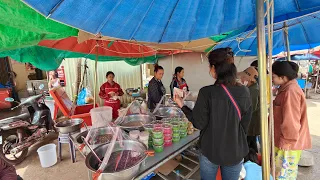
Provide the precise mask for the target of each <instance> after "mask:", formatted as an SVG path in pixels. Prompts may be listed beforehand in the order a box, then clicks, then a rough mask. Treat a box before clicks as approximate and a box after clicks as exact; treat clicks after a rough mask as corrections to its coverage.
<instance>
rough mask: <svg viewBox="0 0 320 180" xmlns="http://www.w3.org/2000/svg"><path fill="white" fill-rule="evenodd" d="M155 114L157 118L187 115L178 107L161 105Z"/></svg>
mask: <svg viewBox="0 0 320 180" xmlns="http://www.w3.org/2000/svg"><path fill="white" fill-rule="evenodd" d="M154 115H155V116H156V117H157V118H171V117H179V118H183V117H185V115H184V113H183V112H182V110H181V109H180V108H177V107H160V108H159V109H158V110H157V112H155V113H154Z"/></svg>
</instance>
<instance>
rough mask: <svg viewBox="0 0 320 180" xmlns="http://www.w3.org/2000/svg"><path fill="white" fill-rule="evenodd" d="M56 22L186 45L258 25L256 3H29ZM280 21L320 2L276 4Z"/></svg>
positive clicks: (293, 0)
mask: <svg viewBox="0 0 320 180" xmlns="http://www.w3.org/2000/svg"><path fill="white" fill-rule="evenodd" d="M24 2H25V3H27V4H28V5H30V6H31V7H32V8H34V9H35V10H37V11H38V12H40V13H41V14H43V15H44V16H50V18H52V19H54V20H57V21H59V22H62V23H64V24H67V25H70V26H72V27H76V28H79V29H81V30H84V31H86V32H89V33H92V34H99V33H101V34H102V35H104V36H110V37H115V38H120V39H126V40H137V41H144V42H157V43H165V42H183V41H191V40H196V39H201V38H207V37H211V36H214V35H218V34H222V33H224V32H229V31H233V30H239V29H243V30H246V29H247V28H248V27H249V26H251V25H254V24H255V20H256V16H255V13H256V4H255V3H256V1H255V0H183V1H179V0H99V1H93V0H50V1H42V0H24ZM274 2H275V19H276V21H277V19H278V18H279V19H282V20H286V19H288V18H292V15H290V14H292V13H296V12H302V13H303V11H305V10H310V11H314V9H317V8H320V0H285V1H284V0H274Z"/></svg>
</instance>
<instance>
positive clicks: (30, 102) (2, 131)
mask: <svg viewBox="0 0 320 180" xmlns="http://www.w3.org/2000/svg"><path fill="white" fill-rule="evenodd" d="M41 87H42V88H43V85H42V86H41V85H40V87H39V89H42V88H41ZM44 98H45V93H44V92H43V93H42V94H39V95H35V96H31V97H29V98H27V99H26V100H25V101H23V102H22V103H20V104H19V105H18V106H16V107H14V108H12V109H11V110H14V109H16V108H18V107H22V106H25V107H26V108H27V109H28V111H27V112H26V113H22V114H20V115H18V116H14V117H9V118H6V119H2V120H0V158H2V159H3V160H5V161H6V162H7V163H9V164H12V165H16V164H19V163H21V162H22V161H23V160H24V159H25V158H26V156H27V154H28V148H29V147H30V146H32V145H33V144H35V143H36V142H39V141H41V140H43V139H44V138H45V137H46V136H47V134H48V133H49V132H50V131H55V128H54V122H53V120H52V117H51V113H50V109H49V108H48V107H47V106H46V105H45V103H44ZM6 101H12V99H10V98H7V99H6Z"/></svg>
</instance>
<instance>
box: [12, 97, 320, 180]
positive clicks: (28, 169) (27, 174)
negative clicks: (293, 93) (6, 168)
mask: <svg viewBox="0 0 320 180" xmlns="http://www.w3.org/2000/svg"><path fill="white" fill-rule="evenodd" d="M307 101H308V117H309V126H310V131H311V134H312V140H313V148H312V149H311V150H309V151H310V152H312V153H313V155H314V160H315V162H316V163H315V165H314V166H313V167H308V168H302V167H300V168H299V175H298V180H318V179H319V177H320V164H319V163H317V162H319V161H320V121H319V117H320V95H313V99H308V100H307ZM56 139H57V137H56V135H50V136H49V137H48V138H47V139H46V142H43V143H41V144H37V145H35V146H34V147H33V148H32V149H31V150H30V151H29V155H28V157H27V159H26V160H25V161H24V162H22V163H21V164H19V165H18V166H16V169H17V173H18V174H19V175H20V176H21V177H22V178H23V179H25V180H56V179H59V180H73V179H76V180H86V179H88V176H87V169H86V167H85V164H84V158H83V157H82V156H81V155H80V154H79V152H77V162H76V163H72V162H71V158H70V154H69V147H68V145H67V144H65V145H63V147H62V149H63V152H62V157H63V160H62V161H58V163H57V164H56V165H55V166H53V167H50V168H42V167H41V165H40V161H39V157H38V155H37V152H36V150H37V148H38V147H40V146H41V145H43V144H46V143H48V142H50V143H55V144H57V140H56ZM192 179H200V173H199V172H196V174H195V175H194V176H193V177H192Z"/></svg>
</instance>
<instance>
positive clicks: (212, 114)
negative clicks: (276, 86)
mask: <svg viewBox="0 0 320 180" xmlns="http://www.w3.org/2000/svg"><path fill="white" fill-rule="evenodd" d="M208 59H209V64H210V65H209V70H210V71H209V74H210V75H211V76H212V78H213V79H216V81H215V83H214V84H213V85H210V86H206V87H203V88H201V89H200V91H199V95H198V99H197V101H196V104H195V107H194V109H193V110H191V109H189V108H188V107H187V106H183V101H182V99H181V98H180V97H179V96H176V95H175V96H174V97H175V102H176V103H177V104H178V106H179V107H181V109H182V111H183V112H184V113H185V115H186V116H187V118H188V119H189V121H191V122H192V124H193V125H194V126H195V127H196V128H197V129H199V130H201V132H200V140H199V143H200V150H201V155H200V174H201V179H203V180H212V179H215V178H216V174H217V171H218V168H219V167H220V168H221V172H222V179H224V180H238V178H239V175H240V171H241V169H242V164H243V158H244V157H245V156H246V155H247V154H248V152H249V149H248V144H247V131H248V127H249V124H250V120H251V115H252V109H251V99H250V92H249V89H248V88H247V87H245V86H242V85H241V84H239V83H237V68H236V66H235V64H234V58H233V52H232V49H231V48H220V49H216V50H213V51H212V52H210V54H209V57H208ZM224 88H226V90H225V89H224ZM227 92H228V93H229V94H230V95H228V93H227Z"/></svg>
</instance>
